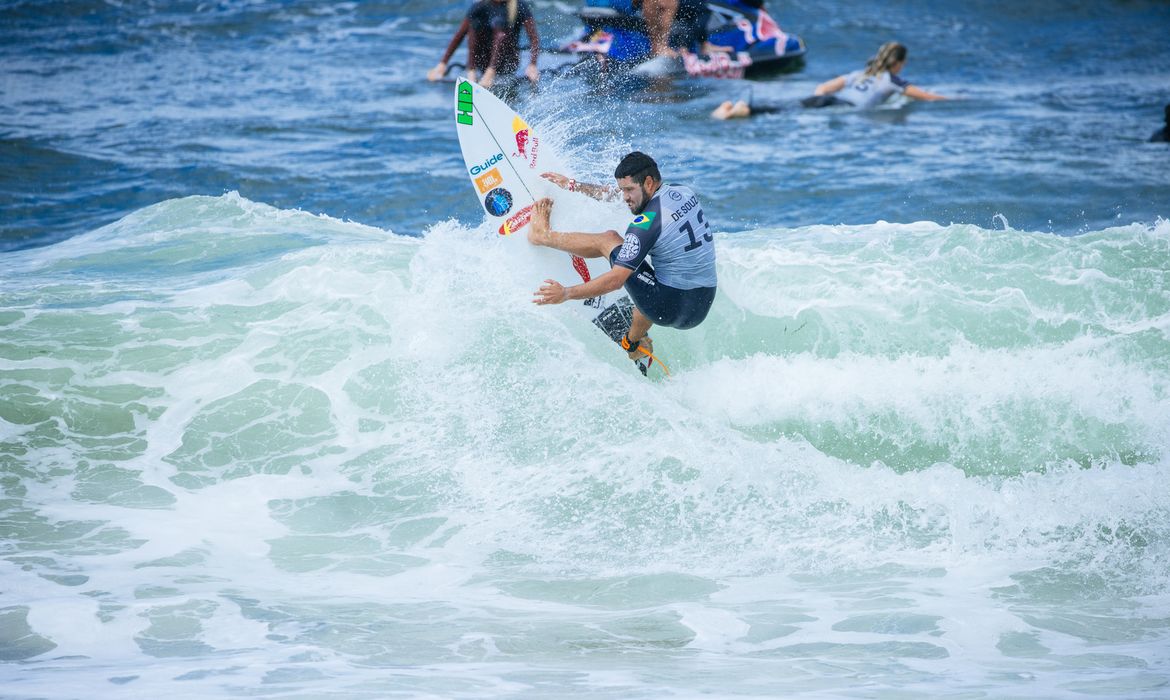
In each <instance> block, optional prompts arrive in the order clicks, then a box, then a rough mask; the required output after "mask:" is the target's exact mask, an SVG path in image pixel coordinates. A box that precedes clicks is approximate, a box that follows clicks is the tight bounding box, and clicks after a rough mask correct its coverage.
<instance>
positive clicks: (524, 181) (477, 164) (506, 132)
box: [455, 78, 653, 374]
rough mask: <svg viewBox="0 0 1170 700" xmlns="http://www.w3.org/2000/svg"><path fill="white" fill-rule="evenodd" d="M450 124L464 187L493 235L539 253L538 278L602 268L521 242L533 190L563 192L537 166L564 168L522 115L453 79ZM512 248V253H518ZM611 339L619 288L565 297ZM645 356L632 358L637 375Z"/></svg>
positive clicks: (626, 309)
mask: <svg viewBox="0 0 1170 700" xmlns="http://www.w3.org/2000/svg"><path fill="white" fill-rule="evenodd" d="M455 126H456V130H457V131H458V133H459V147H460V148H461V149H462V151H463V163H464V166H465V167H466V171H467V176H468V178H470V180H471V186H472V188H473V190H474V191H475V196H476V198H477V200H478V201H479V205H480V207H481V208H482V209H483V211H484V214H486V215H487V218H488V221H489V222H490V225H491V229H492V231H493V232H494V233H495V235H499V236H503V237H504V238H506V239H507V240H508V244H509V245H511V246H516V247H519V246H526V247H527V248H528V249H533V250H531V251H528V252H536V254H537V255H539V259H540V265H541V268H542V270H541V272H542V275H543V276H542V277H541V278H540V279H542V280H543V279H545V278H552V279H555V280H557V281H558V282H560V283H561V284H564V285H565V286H571V285H574V284H577V283H579V282H588V281H590V280H591V279H593V278H594V277H596V276H598V275H601V274H604V273H605V272H606V271H608V270H609V264H608V262H607V261H605V260H600V259H594V260H585V259H583V258H580V257H577V256H575V255H569V254H568V253H564V252H561V251H557V250H552V249H549V248H542V247H538V246H533V245H532V244H531V243H529V242H528V237H527V234H528V226H529V224H530V222H531V221H532V206H533V204H535V203H536V200H537V199H540V198H541V197H551V198H552V199H553V201H554V207H553V209H554V217H555V216H556V209H557V206H556V204H555V203H556V202H557V201H558V200H560V199H563V198H564V197H565V195H566V194H567V193H566V192H565V191H564V190H562V189H561V188H559V187H557V186H556V185H554V184H552V183H551V182H549V181H547V180H545V179H544V178H542V177H541V176H540V175H541V173H545V172H557V173H562V174H569V173H570V172H571V168H569V167H568V166H567V165H566V164H565V162H564V161H563V160H562V159H561V158H560V156H559V155H558V154H557V153H556V152H555V151H554V149H552V148H551V147H550V146H549V144H547V143H543V142H541V140H540V136H539V135H537V133H536V131H535V130H534V129H533V128H532V127H531V126H529V124H528V122H527V121H525V120H524V118H523V117H521V116H520V115H519V114H517V113H516V112H515V111H514V110H513V109H512V108H511V107H509V106H508V105H506V104H504V102H503V101H502V100H500V99H499V98H498V97H496V96H495V95H493V94H492V93H491V92H490V91H489V90H487V89H485V88H482V87H480V86H479V85H477V84H475V83H473V82H471V81H469V80H466V79H464V78H460V79H459V80H458V81H457V82H456V85H455ZM519 252H520V251H519V249H518V248H517V253H519ZM566 303H567V304H569V305H572V306H573V308H575V309H576V311H577V313H579V314H580V315H581V316H582V317H583V318H584V319H585V320H588V321H589V322H591V323H592V324H593V325H594V326H596V327H597V328H598V329H600V330H601V331H602V332H603V333H605V334H606V335H607V336H609V338H610V339H611V340H613V341H614V342H615V343H620V342H621V339H622V336H624V335H625V334H626V331H628V330H629V329H630V322H631V321H632V320H633V310H634V304H633V302H632V301H630V297H629V295H627V294H626V293H625V292H624V291H623V290H620V289H619V290H617V291H615V292H610V293H609V294H606V295H603V296H599V297H594V298H592V299H586V300H584V301H571V302H566ZM652 362H653V360H652V358H649V357H645V358H640V359H638V360H636V361H635V364H636V365H637V366H638V369H639V370H640V371H641V372H642V374H646V373H647V370H648V369H649V368H650V365H651V363H652Z"/></svg>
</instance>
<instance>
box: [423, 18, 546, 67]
mask: <svg viewBox="0 0 1170 700" xmlns="http://www.w3.org/2000/svg"><path fill="white" fill-rule="evenodd" d="M521 27H523V28H524V31H525V32H527V33H528V42H529V44H531V46H530V56H531V58H530V60H529V63H528V67H527V68H525V69H524V75H525V76H527V77H528V79H529V80H530V81H532V82H534V83H535V82H536V81H537V80H539V79H540V70H539V69H538V68H537V67H536V59H537V57H538V56H540V35H539V34H537V31H536V18H535V16H534V15H533V14H532V7H531V6H530V5H529V4H528V2H526V0H480V1H479V2H477V3H475V4H474V5H472V6H471V8H470V9H469V10H468V11H467V15H466V16H465V17H464V18H463V22H462V24H460V25H459V29H457V30H455V36H453V37H451V43H449V44H448V45H447V50H446V52H444V53H443V58H442V59H441V60H440V61H439V62H438V63H437V64H435V67H434V68H432V69H430V70H429V71H427V80H430V81H432V82H434V81H436V80H442V79H443V76H445V75H446V74H447V61H449V60H451V56H452V55H454V53H455V51H456V49H458V48H459V44H461V43H463V38H464V37H467V77H468V79H469V80H471V81H472V82H478V83H479V84H480V85H482V86H483V87H486V88H490V87H491V86H492V84H493V83H495V80H496V75H497V74H503V75H512V74H514V73H515V72H516V69H517V68H519V67H520V28H521ZM481 76H482V77H481Z"/></svg>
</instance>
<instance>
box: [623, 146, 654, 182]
mask: <svg viewBox="0 0 1170 700" xmlns="http://www.w3.org/2000/svg"><path fill="white" fill-rule="evenodd" d="M647 175H648V176H650V178H651V179H652V180H654V181H655V182H661V181H662V173H660V172H658V163H655V162H654V159H653V158H651V157H650V156H648V155H646V154H645V153H643V152H641V151H634V152H633V153H629V154H627V155H626V157H625V158H622V162H620V163H618V166H617V169H616V170H614V171H613V177H614V179H615V180H620V179H622V178H623V177H628V178H631V179H633V181H634V182H642V181H643V180H645V179H646V176H647Z"/></svg>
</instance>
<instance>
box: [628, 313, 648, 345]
mask: <svg viewBox="0 0 1170 700" xmlns="http://www.w3.org/2000/svg"><path fill="white" fill-rule="evenodd" d="M653 325H654V322H653V321H651V320H650V318H649V317H648V316H646V314H644V313H642V310H641V309H639V308H638V307H637V306H635V307H634V320H633V321H632V322H631V323H630V330H629V331H627V332H626V337H627V338H629V339H630V340H639V339H641V338H644V337H646V334H647V333H649V332H650V327H651V326H653Z"/></svg>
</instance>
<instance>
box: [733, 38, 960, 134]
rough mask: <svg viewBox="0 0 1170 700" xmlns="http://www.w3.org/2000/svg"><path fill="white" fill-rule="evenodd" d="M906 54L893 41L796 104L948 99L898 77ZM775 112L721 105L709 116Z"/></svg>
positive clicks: (867, 106) (857, 104)
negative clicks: (899, 98) (860, 65)
mask: <svg viewBox="0 0 1170 700" xmlns="http://www.w3.org/2000/svg"><path fill="white" fill-rule="evenodd" d="M906 53H907V52H906V47H905V46H903V45H902V44H899V43H898V42H896V41H890V42H887V43H885V44H882V46H881V48H880V49H878V52H877V54H876V55H874V57H873V58H871V59H869V62H868V63H866V65H865V68H864V69H862V70H856V71H853V72H852V73H847V74H845V75H841V76H837V77H836V78H833V79H832V80H829V81H826V82H824V83H821V84H820V85H818V86H817V88H816V90H815V91H813V96H812V97H806V98H805V99H803V100H801V101H800V104H801V105H803V106H805V107H829V106H831V105H849V106H853V107H858V108H860V109H872V108H873V107H877V106H879V105H881V104H882V103H883V102H885V101H886V100H887V99H889V98H890V97H891V96H893V95H895V94H902V95H905V96H906V97H910V98H912V99H915V100H924V101H927V102H933V101H935V100H946V99H950V98H948V97H944V96H943V95H936V94H935V93H933V92H927V91H926V90H923V89H921V88H917V87H914V86H913V85H911V84H910V83H909V82H907V81H906V80H904V79H903V78H901V77H900V76H899V75H898V74H899V73H901V72H902V68H903V67H905V65H906ZM775 111H777V109H776V108H760V107H756V108H754V109H753V108H752V106H751V105H749V104H748V103H747V102H744V101H743V100H739V101H738V102H735V103H732V102H730V101H728V102H724V103H723V104H721V105H719V106H718V107H716V108H715V111H714V112H712V113H711V116H712V117H714V118H716V119H735V118H739V117H748V116H751V115H752V114H760V113H763V112H775Z"/></svg>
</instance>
